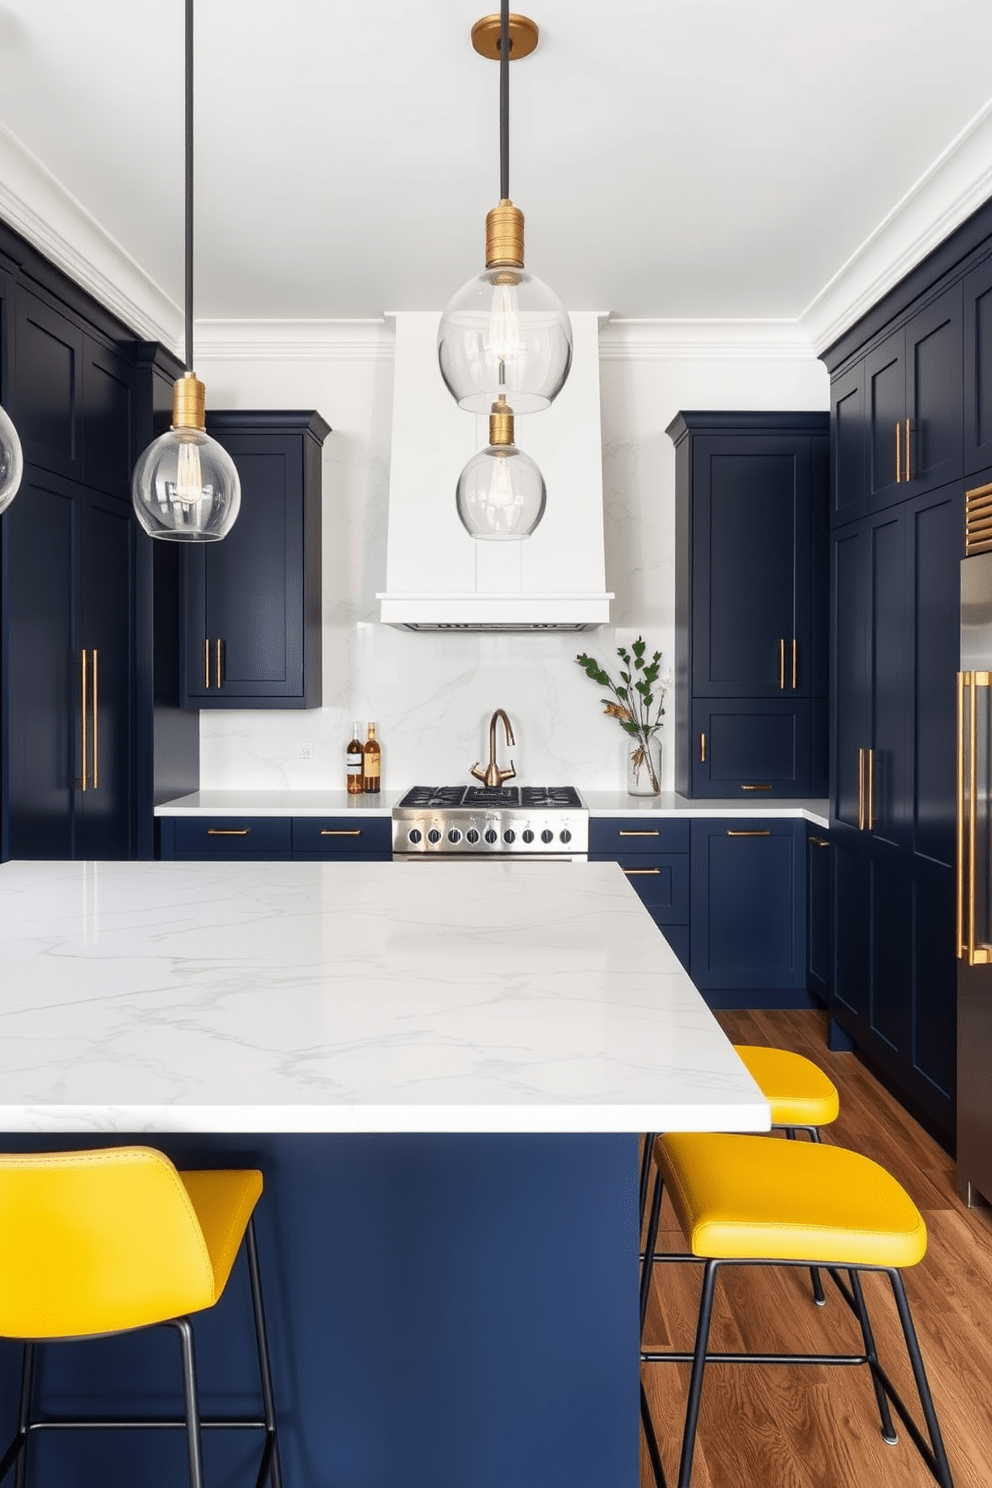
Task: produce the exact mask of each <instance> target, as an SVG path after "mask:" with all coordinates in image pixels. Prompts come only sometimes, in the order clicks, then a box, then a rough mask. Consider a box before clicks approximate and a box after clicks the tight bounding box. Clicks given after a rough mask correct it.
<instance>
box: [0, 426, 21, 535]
mask: <svg viewBox="0 0 992 1488" xmlns="http://www.w3.org/2000/svg"><path fill="white" fill-rule="evenodd" d="M23 475H24V453H23V451H22V449H21V441H20V439H19V438H18V437H17V430H16V429H15V428H14V424H13V421H12V419H11V417H10V415H9V414H8V413H7V411H6V409H4V408H0V513H2V512H5V511H6V510H7V508H8V506H9V505H10V503H11V502H12V501H13V499H14V497H15V496H16V495H17V492H18V489H19V488H20V484H21V478H22V477H23Z"/></svg>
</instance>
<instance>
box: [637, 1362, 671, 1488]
mask: <svg viewBox="0 0 992 1488" xmlns="http://www.w3.org/2000/svg"><path fill="white" fill-rule="evenodd" d="M641 1425H642V1426H643V1428H644V1440H645V1441H646V1442H647V1445H648V1458H649V1460H650V1462H651V1471H652V1473H653V1474H654V1483H655V1488H668V1480H667V1479H666V1477H665V1469H664V1467H663V1465H662V1461H661V1453H660V1452H659V1451H658V1438H657V1436H656V1435H655V1431H654V1422H653V1421H652V1419H651V1407H650V1406H649V1405H648V1397H647V1395H646V1394H645V1393H644V1385H643V1383H642V1384H641Z"/></svg>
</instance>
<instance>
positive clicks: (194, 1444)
mask: <svg viewBox="0 0 992 1488" xmlns="http://www.w3.org/2000/svg"><path fill="white" fill-rule="evenodd" d="M169 1327H171V1328H175V1330H176V1332H177V1333H178V1334H179V1347H180V1349H181V1350H182V1366H183V1401H184V1403H185V1406H186V1451H187V1455H188V1458H189V1481H190V1484H191V1488H203V1444H202V1442H201V1440H200V1407H199V1402H198V1399H197V1392H196V1363H195V1360H194V1356H193V1325H192V1323H191V1322H190V1320H189V1318H184V1317H183V1318H170V1320H169Z"/></svg>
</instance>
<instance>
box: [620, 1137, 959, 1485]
mask: <svg viewBox="0 0 992 1488" xmlns="http://www.w3.org/2000/svg"><path fill="white" fill-rule="evenodd" d="M654 1158H655V1163H656V1166H657V1169H658V1175H659V1181H658V1183H657V1184H656V1187H655V1192H654V1195H653V1197H652V1201H651V1216H650V1220H649V1224H648V1241H647V1252H646V1258H645V1263H644V1267H643V1270H642V1273H641V1317H642V1323H643V1318H644V1315H645V1312H646V1308H647V1297H648V1292H649V1289H650V1286H651V1278H652V1272H653V1269H654V1265H655V1264H656V1263H657V1262H658V1261H662V1262H690V1263H696V1264H701V1265H702V1266H703V1286H702V1295H701V1298H700V1303H699V1316H698V1320H697V1324H696V1338H695V1343H694V1346H693V1349H692V1352H691V1353H680V1352H674V1351H665V1352H660V1351H658V1350H654V1349H646V1348H642V1350H641V1360H642V1362H643V1363H644V1364H657V1363H691V1365H692V1372H691V1377H690V1381H689V1398H688V1403H687V1406H686V1416H685V1428H684V1432H683V1437H682V1455H681V1460H680V1464H679V1475H678V1480H677V1482H678V1488H689V1482H690V1478H691V1475H692V1459H693V1452H694V1448H695V1438H696V1425H697V1421H698V1417H699V1403H700V1398H701V1395H702V1388H703V1376H704V1371H705V1368H706V1366H707V1364H713V1363H719V1364H734V1363H737V1364H802V1363H806V1364H852V1365H853V1364H867V1365H868V1368H869V1371H870V1373H871V1377H872V1384H873V1387H874V1391H875V1400H876V1404H877V1406H878V1412H879V1417H880V1419H881V1425H882V1436H883V1438H884V1439H885V1441H887V1442H889V1443H894V1442H895V1441H896V1440H897V1437H896V1433H895V1429H894V1427H893V1423H892V1414H891V1411H890V1409H889V1405H890V1402H891V1405H892V1406H893V1407H894V1408H895V1410H896V1412H897V1414H898V1415H899V1417H900V1419H901V1421H902V1422H903V1425H904V1426H905V1428H906V1431H907V1433H908V1434H909V1436H910V1438H911V1439H912V1441H913V1443H914V1445H915V1446H916V1448H917V1450H918V1451H919V1453H920V1455H921V1457H922V1458H923V1460H924V1462H925V1463H926V1465H927V1467H928V1468H929V1470H930V1472H931V1473H932V1474H933V1476H934V1479H935V1480H936V1482H937V1483H938V1484H939V1485H940V1488H954V1485H953V1482H952V1479H951V1470H950V1467H949V1465H948V1461H947V1454H946V1451H945V1449H944V1443H943V1440H942V1438H941V1434H940V1427H939V1425H938V1422H937V1415H936V1412H935V1410H934V1406H933V1400H932V1398H931V1395H930V1387H929V1384H928V1383H927V1377H926V1371H925V1369H924V1367H923V1359H922V1357H921V1354H920V1348H919V1343H918V1341H917V1337H916V1330H915V1328H914V1326H913V1320H912V1316H911V1314H910V1310H909V1303H908V1301H907V1298H906V1291H905V1287H904V1285H903V1280H902V1275H901V1272H902V1270H903V1268H905V1267H907V1266H914V1265H916V1263H917V1262H918V1261H920V1260H922V1258H923V1256H924V1255H925V1254H926V1248H927V1233H926V1226H925V1224H924V1222H923V1217H922V1215H921V1214H920V1212H919V1210H918V1209H917V1208H916V1205H915V1204H914V1203H913V1201H912V1200H911V1199H910V1197H909V1195H908V1194H907V1193H906V1191H905V1189H904V1188H902V1186H901V1185H900V1184H899V1183H897V1182H896V1180H895V1179H894V1178H893V1177H892V1176H891V1175H890V1174H889V1173H887V1172H886V1171H885V1169H884V1168H882V1167H879V1165H878V1164H877V1163H875V1162H872V1161H871V1159H870V1158H867V1157H863V1156H862V1155H861V1154H860V1153H857V1152H849V1151H847V1150H846V1149H845V1148H843V1147H832V1146H825V1145H817V1144H814V1143H808V1142H769V1141H767V1140H766V1139H765V1138H763V1137H760V1136H739V1135H736V1134H730V1135H725V1134H722V1133H713V1132H705V1133H690V1132H677V1133H672V1134H671V1135H669V1136H662V1137H658V1138H657V1139H656V1141H655V1144H654ZM665 1188H667V1189H668V1192H669V1193H670V1195H671V1199H672V1205H673V1207H674V1210H675V1214H676V1218H677V1220H678V1223H679V1226H680V1228H681V1230H682V1232H683V1234H684V1236H685V1239H686V1243H687V1245H688V1248H689V1254H685V1253H684V1252H678V1253H676V1254H672V1255H665V1254H662V1255H659V1254H658V1253H656V1251H655V1245H656V1243H657V1236H658V1216H659V1214H660V1211H661V1203H662V1195H663V1192H664V1189H665ZM810 1265H815V1266H817V1267H822V1268H824V1269H825V1270H826V1271H827V1273H828V1275H829V1276H830V1277H831V1279H832V1281H833V1282H834V1284H835V1285H836V1287H837V1289H838V1291H839V1292H840V1294H841V1296H842V1297H843V1299H844V1301H845V1302H846V1303H847V1305H848V1307H850V1309H851V1311H852V1312H853V1313H854V1315H855V1317H856V1318H857V1319H858V1322H859V1324H860V1328H861V1336H862V1340H863V1344H864V1351H863V1353H860V1354H778V1353H730V1354H728V1353H716V1352H712V1351H710V1349H709V1347H708V1343H709V1332H710V1320H711V1317H712V1310H713V1295H714V1289H715V1286H716V1281H717V1277H718V1275H719V1274H720V1272H721V1270H722V1269H723V1268H724V1267H727V1266H810ZM863 1271H879V1272H883V1273H884V1274H885V1275H886V1276H887V1277H888V1278H889V1282H890V1285H891V1288H892V1292H893V1295H894V1298H895V1303H896V1309H897V1311H898V1314H899V1320H900V1323H901V1324H902V1331H903V1337H904V1339H905V1342H906V1348H907V1351H908V1353H909V1359H910V1364H911V1366H912V1370H913V1378H914V1380H915V1383H916V1389H917V1393H918V1395H919V1400H920V1405H921V1407H922V1410H923V1417H924V1421H925V1423H926V1428H927V1437H924V1435H923V1433H922V1431H921V1430H920V1428H919V1426H918V1425H917V1423H916V1422H915V1421H914V1419H913V1417H912V1416H911V1415H910V1412H909V1409H908V1407H907V1406H906V1404H905V1403H904V1401H903V1400H902V1397H901V1396H900V1395H899V1394H898V1392H897V1391H896V1389H895V1387H894V1386H893V1384H892V1381H891V1380H890V1378H889V1376H888V1374H887V1373H886V1372H885V1370H884V1368H883V1367H882V1365H881V1363H880V1362H879V1359H878V1355H877V1352H876V1349H875V1340H874V1336H873V1333H872V1327H871V1322H870V1320H869V1317H868V1309H867V1306H866V1304H865V1298H864V1292H863V1290H862V1286H861V1272H863ZM842 1272H846V1273H847V1280H846V1281H845V1279H844V1277H843V1276H842V1274H841V1273H842ZM641 1418H642V1422H643V1424H644V1430H645V1436H646V1438H647V1443H648V1450H649V1453H650V1456H651V1462H652V1467H653V1469H654V1474H655V1481H656V1483H657V1484H659V1485H664V1482H665V1476H664V1471H663V1468H662V1464H661V1460H660V1456H659V1453H658V1446H657V1440H656V1438H655V1433H654V1427H653V1423H652V1421H651V1414H650V1409H649V1407H648V1402H647V1396H646V1394H645V1392H644V1389H643V1386H642V1388H641Z"/></svg>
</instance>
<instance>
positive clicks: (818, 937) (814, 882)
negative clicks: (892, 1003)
mask: <svg viewBox="0 0 992 1488" xmlns="http://www.w3.org/2000/svg"><path fill="white" fill-rule="evenodd" d="M831 880H832V875H831V871H830V838H829V837H828V835H827V834H826V833H825V832H824V831H823V830H822V829H821V828H818V827H810V828H808V830H807V833H806V988H807V991H809V992H812V993H814V994H815V995H816V996H817V997H818V998H819V999H820V1001H821V1002H823V1003H826V1002H827V999H828V997H829V994H830V987H831V985H832V980H833V979H832V974H831V958H830V940H831V927H832V914H831V902H832V901H831Z"/></svg>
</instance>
